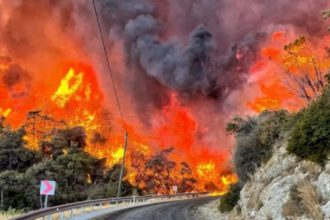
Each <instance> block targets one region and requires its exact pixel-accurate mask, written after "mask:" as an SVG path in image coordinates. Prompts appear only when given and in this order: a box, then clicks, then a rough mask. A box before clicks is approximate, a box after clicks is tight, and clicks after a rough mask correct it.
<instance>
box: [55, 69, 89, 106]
mask: <svg viewBox="0 0 330 220" xmlns="http://www.w3.org/2000/svg"><path fill="white" fill-rule="evenodd" d="M83 77H84V75H83V73H81V72H80V73H78V74H75V71H74V69H73V68H70V69H69V71H68V73H67V74H66V76H65V77H64V78H63V79H62V80H61V84H60V86H59V87H58V89H57V91H56V92H55V94H54V95H53V96H52V100H53V101H54V102H55V103H56V104H57V105H58V106H59V107H61V108H63V107H64V106H65V104H66V103H67V102H68V100H69V99H70V98H71V97H72V96H73V95H74V94H76V92H77V91H78V89H79V87H80V86H81V84H82V81H83ZM88 88H89V87H88ZM87 94H90V89H89V93H87ZM88 97H89V95H88Z"/></svg>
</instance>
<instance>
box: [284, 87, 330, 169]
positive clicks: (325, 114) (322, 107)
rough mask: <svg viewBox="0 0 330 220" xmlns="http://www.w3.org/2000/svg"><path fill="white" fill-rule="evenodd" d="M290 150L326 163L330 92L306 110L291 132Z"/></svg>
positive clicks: (328, 146)
mask: <svg viewBox="0 0 330 220" xmlns="http://www.w3.org/2000/svg"><path fill="white" fill-rule="evenodd" d="M288 151H289V152H291V153H293V154H295V155H297V156H299V157H300V158H302V159H308V160H311V161H313V162H316V163H318V164H321V165H324V164H325V162H326V161H327V160H328V156H329V153H330V94H329V91H326V92H325V93H324V94H323V95H322V96H321V97H320V98H319V99H318V100H316V101H314V102H313V103H311V105H310V106H309V107H308V108H306V109H305V110H304V112H303V113H302V116H301V117H300V118H299V119H298V121H297V123H296V124H295V127H294V129H293V131H292V133H291V136H290V140H289V145H288Z"/></svg>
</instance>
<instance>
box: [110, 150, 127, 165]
mask: <svg viewBox="0 0 330 220" xmlns="http://www.w3.org/2000/svg"><path fill="white" fill-rule="evenodd" d="M111 156H112V158H113V162H114V163H118V162H119V161H120V160H121V159H122V158H123V157H124V148H123V147H119V148H118V149H117V150H115V151H114V152H112V153H111Z"/></svg>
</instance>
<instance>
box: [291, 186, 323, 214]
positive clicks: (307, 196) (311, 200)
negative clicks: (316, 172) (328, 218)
mask: <svg viewBox="0 0 330 220" xmlns="http://www.w3.org/2000/svg"><path fill="white" fill-rule="evenodd" d="M297 191H298V195H299V197H300V198H301V199H302V204H303V206H304V207H305V209H306V211H307V215H308V216H309V217H311V218H312V219H315V220H322V219H323V215H322V212H321V210H320V203H319V202H320V198H319V195H318V193H317V191H316V189H315V187H314V186H313V185H312V184H311V183H309V182H306V181H304V182H301V183H300V184H299V185H298V186H297Z"/></svg>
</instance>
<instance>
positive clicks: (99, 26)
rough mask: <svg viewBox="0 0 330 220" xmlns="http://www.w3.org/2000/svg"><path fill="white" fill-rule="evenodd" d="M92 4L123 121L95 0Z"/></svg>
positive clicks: (121, 114) (121, 115)
mask: <svg viewBox="0 0 330 220" xmlns="http://www.w3.org/2000/svg"><path fill="white" fill-rule="evenodd" d="M93 6H94V12H95V16H96V21H97V26H98V29H99V33H100V37H101V41H102V46H103V51H104V55H105V59H106V61H107V66H108V71H109V74H110V77H111V82H112V87H113V90H114V93H115V97H116V101H117V106H118V111H119V114H120V118H121V120H122V121H124V120H123V113H122V111H121V107H120V102H119V97H118V93H117V89H116V86H115V82H114V77H113V74H112V70H111V66H110V62H109V58H108V52H107V50H106V48H105V44H104V39H103V34H102V29H101V25H100V21H99V16H98V13H97V10H96V6H95V0H93Z"/></svg>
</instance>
